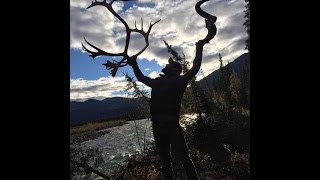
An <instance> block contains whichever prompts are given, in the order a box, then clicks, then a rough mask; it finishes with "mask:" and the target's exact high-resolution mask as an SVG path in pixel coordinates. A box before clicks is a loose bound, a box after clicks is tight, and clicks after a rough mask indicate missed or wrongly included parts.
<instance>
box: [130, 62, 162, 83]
mask: <svg viewBox="0 0 320 180" xmlns="http://www.w3.org/2000/svg"><path fill="white" fill-rule="evenodd" d="M128 64H129V65H130V66H131V67H132V69H133V72H134V75H135V76H136V77H137V79H138V81H140V82H142V83H143V84H145V85H147V86H149V87H151V88H152V87H153V86H154V85H155V81H156V80H155V79H151V78H150V77H147V76H145V75H143V74H142V72H141V70H140V68H139V66H138V63H137V61H136V60H132V61H130V63H128Z"/></svg>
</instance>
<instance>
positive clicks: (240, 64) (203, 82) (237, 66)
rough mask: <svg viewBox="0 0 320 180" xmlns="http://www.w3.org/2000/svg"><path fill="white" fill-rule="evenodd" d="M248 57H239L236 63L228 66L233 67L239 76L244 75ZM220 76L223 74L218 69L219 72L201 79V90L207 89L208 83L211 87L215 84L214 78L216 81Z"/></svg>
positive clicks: (247, 54) (245, 55) (246, 55)
mask: <svg viewBox="0 0 320 180" xmlns="http://www.w3.org/2000/svg"><path fill="white" fill-rule="evenodd" d="M248 57H249V53H244V54H242V55H241V56H239V57H238V58H236V59H235V60H234V61H232V62H231V63H229V64H227V65H226V66H231V68H232V69H233V70H234V71H235V72H236V73H237V74H238V75H242V71H243V66H244V63H245V60H246V59H247V58H248ZM220 74H221V72H220V69H217V70H215V71H213V72H212V73H211V74H209V75H208V76H206V77H205V78H203V79H201V80H200V81H199V83H200V87H201V88H206V87H207V85H206V83H207V82H208V84H209V85H211V84H212V82H213V78H214V79H218V77H219V76H220ZM206 81H207V82H206Z"/></svg>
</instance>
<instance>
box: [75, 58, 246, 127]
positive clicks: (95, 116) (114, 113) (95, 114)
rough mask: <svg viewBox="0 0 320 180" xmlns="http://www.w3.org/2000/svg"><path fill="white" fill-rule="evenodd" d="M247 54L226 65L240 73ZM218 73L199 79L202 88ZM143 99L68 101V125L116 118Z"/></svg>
mask: <svg viewBox="0 0 320 180" xmlns="http://www.w3.org/2000/svg"><path fill="white" fill-rule="evenodd" d="M248 56H249V54H248V53H245V54H242V55H241V56H239V57H238V58H237V59H235V60H234V61H232V62H231V63H229V64H228V65H227V66H231V67H232V68H233V69H234V71H235V72H236V73H238V74H241V73H242V70H243V65H244V62H245V59H246V58H247V57H248ZM219 75H220V70H219V69H218V70H216V71H214V72H212V73H211V74H209V75H208V76H207V77H205V78H203V79H202V80H200V81H199V83H200V86H201V87H202V88H206V87H207V85H206V82H205V81H206V80H207V82H208V83H209V84H212V80H213V78H215V79H217V78H218V76H219ZM141 102H144V100H143V99H141V98H140V99H139V98H137V99H132V98H122V97H113V98H106V99H104V100H101V101H99V100H95V99H89V100H87V101H84V102H75V101H71V102H70V125H71V126H74V125H77V124H80V123H84V122H92V121H97V120H102V119H108V118H116V117H119V116H122V115H126V114H128V113H131V112H135V111H137V110H138V108H139V107H140V106H139V105H140V104H141Z"/></svg>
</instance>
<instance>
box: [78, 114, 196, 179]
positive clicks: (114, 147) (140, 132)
mask: <svg viewBox="0 0 320 180" xmlns="http://www.w3.org/2000/svg"><path fill="white" fill-rule="evenodd" d="M184 117H186V119H187V121H190V120H192V119H194V118H195V117H196V116H195V115H185V116H184ZM100 131H111V132H109V133H106V134H104V135H103V136H100V137H98V138H96V139H92V140H88V141H85V142H83V143H82V144H81V145H82V146H83V147H90V148H99V149H100V150H101V151H102V157H103V159H104V161H105V162H106V163H105V165H104V166H103V167H99V171H102V172H104V173H106V174H108V175H110V174H112V172H113V171H115V170H117V169H118V168H120V166H122V165H124V163H125V160H126V159H128V158H129V157H130V156H132V155H134V154H137V153H140V152H141V148H143V144H144V143H143V141H144V139H145V141H146V142H153V141H154V139H153V133H152V123H151V120H150V119H140V120H135V121H128V124H125V125H122V126H117V127H113V128H108V129H103V130H100ZM138 139H139V142H140V145H141V146H142V147H140V146H139V142H138Z"/></svg>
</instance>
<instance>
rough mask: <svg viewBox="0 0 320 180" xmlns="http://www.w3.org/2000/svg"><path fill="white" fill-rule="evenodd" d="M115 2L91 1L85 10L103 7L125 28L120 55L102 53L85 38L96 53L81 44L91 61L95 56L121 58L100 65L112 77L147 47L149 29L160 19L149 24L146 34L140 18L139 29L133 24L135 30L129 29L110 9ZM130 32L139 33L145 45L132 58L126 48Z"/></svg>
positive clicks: (113, 0)
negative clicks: (123, 43)
mask: <svg viewBox="0 0 320 180" xmlns="http://www.w3.org/2000/svg"><path fill="white" fill-rule="evenodd" d="M115 1H117V0H112V1H111V2H110V3H107V2H106V0H104V1H96V0H95V1H93V2H92V3H91V5H90V6H89V7H88V8H87V9H89V8H91V7H94V6H103V7H106V8H107V9H108V10H109V11H110V12H111V13H112V14H113V15H114V16H115V17H116V18H117V19H119V20H120V21H121V22H122V24H123V25H124V26H125V28H126V34H127V36H126V44H125V47H124V51H123V52H121V53H109V52H106V51H103V50H102V49H100V48H98V47H96V46H94V45H93V44H91V43H89V42H88V41H87V40H86V39H85V38H84V40H85V42H86V43H87V44H88V45H90V46H91V47H92V48H93V49H95V50H96V51H97V52H93V51H90V50H89V49H88V48H86V47H85V46H84V45H83V44H82V47H83V48H84V50H85V51H86V52H88V53H90V54H91V55H89V56H91V57H92V58H93V59H94V58H95V57H97V56H122V57H123V58H122V60H121V61H119V62H117V61H113V62H111V61H107V62H106V63H104V64H102V65H104V66H106V68H107V69H108V70H111V73H110V74H111V75H112V76H113V77H114V76H115V75H116V73H117V70H118V68H119V67H123V66H126V65H127V64H128V61H136V59H137V57H138V56H139V55H140V54H142V53H143V52H144V51H145V50H146V49H147V47H148V46H149V35H150V32H151V28H152V26H153V25H155V24H156V23H158V22H159V21H160V20H161V19H159V20H158V21H156V22H154V23H151V22H150V26H149V29H148V31H147V32H145V31H143V20H142V18H141V29H137V26H136V23H135V29H130V28H129V26H128V24H127V23H126V21H125V20H123V19H122V18H121V17H120V16H119V14H117V13H116V12H115V11H114V10H113V8H112V4H113V3H114V2H115ZM118 1H130V0H118ZM131 1H136V0H131ZM131 32H137V33H140V34H141V35H142V36H143V37H144V39H145V43H146V45H145V46H144V48H142V50H140V51H139V52H138V53H137V54H135V55H133V56H129V55H128V48H129V43H130V35H131Z"/></svg>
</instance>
